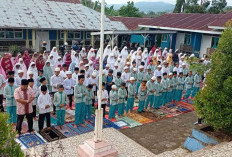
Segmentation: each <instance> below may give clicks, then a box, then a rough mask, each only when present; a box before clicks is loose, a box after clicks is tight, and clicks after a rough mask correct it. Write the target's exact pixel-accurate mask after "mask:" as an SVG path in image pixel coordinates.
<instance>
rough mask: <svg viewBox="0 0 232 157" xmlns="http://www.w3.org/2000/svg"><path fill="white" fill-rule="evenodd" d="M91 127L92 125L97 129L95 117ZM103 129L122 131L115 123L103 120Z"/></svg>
mask: <svg viewBox="0 0 232 157" xmlns="http://www.w3.org/2000/svg"><path fill="white" fill-rule="evenodd" d="M89 124H90V125H92V127H95V117H94V116H92V117H91V120H90V122H89ZM103 128H115V129H120V127H119V126H118V125H116V124H114V122H112V121H110V120H108V119H106V118H103Z"/></svg>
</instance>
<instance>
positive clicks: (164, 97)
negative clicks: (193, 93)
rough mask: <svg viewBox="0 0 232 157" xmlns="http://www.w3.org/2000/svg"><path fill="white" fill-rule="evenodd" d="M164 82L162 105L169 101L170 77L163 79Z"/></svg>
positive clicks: (162, 82)
mask: <svg viewBox="0 0 232 157" xmlns="http://www.w3.org/2000/svg"><path fill="white" fill-rule="evenodd" d="M161 84H162V89H163V91H162V105H165V104H166V103H167V102H168V97H167V96H168V95H167V94H168V88H169V83H168V79H167V78H166V79H162V81H161Z"/></svg>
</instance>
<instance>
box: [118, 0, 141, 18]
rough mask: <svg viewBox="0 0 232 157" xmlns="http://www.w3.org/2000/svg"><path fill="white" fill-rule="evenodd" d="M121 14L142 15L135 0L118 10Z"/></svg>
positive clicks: (125, 15)
mask: <svg viewBox="0 0 232 157" xmlns="http://www.w3.org/2000/svg"><path fill="white" fill-rule="evenodd" d="M118 13H119V16H124V17H142V14H141V13H140V12H139V9H138V8H136V7H135V6H134V2H133V1H132V2H130V1H129V2H127V5H126V6H122V7H121V8H120V9H119V10H118Z"/></svg>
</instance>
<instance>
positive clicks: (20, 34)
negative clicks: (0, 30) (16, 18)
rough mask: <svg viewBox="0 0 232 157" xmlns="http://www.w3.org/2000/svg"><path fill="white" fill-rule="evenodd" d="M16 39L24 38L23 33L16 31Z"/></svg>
mask: <svg viewBox="0 0 232 157" xmlns="http://www.w3.org/2000/svg"><path fill="white" fill-rule="evenodd" d="M14 35H15V38H16V39H22V38H23V32H22V31H16V32H14Z"/></svg>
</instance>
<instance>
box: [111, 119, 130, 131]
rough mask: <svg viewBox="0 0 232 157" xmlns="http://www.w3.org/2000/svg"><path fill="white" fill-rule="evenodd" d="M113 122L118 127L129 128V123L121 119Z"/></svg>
mask: <svg viewBox="0 0 232 157" xmlns="http://www.w3.org/2000/svg"><path fill="white" fill-rule="evenodd" d="M114 124H116V125H117V126H118V127H120V128H123V129H125V128H129V126H130V124H128V123H127V122H125V121H123V120H119V121H116V122H114Z"/></svg>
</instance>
